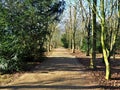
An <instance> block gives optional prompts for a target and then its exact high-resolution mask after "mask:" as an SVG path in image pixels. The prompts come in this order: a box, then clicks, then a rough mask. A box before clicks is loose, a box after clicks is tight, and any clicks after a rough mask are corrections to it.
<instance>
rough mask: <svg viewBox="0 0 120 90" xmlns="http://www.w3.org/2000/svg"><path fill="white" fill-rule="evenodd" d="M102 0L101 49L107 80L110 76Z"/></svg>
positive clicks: (102, 1) (102, 2)
mask: <svg viewBox="0 0 120 90" xmlns="http://www.w3.org/2000/svg"><path fill="white" fill-rule="evenodd" d="M104 10H105V9H104V0H101V16H102V19H101V44H102V50H103V57H104V61H105V66H106V75H105V79H107V80H109V78H110V64H109V60H108V54H109V51H108V50H107V48H106V46H105V38H106V37H105V36H106V35H105V34H106V33H105V12H104Z"/></svg>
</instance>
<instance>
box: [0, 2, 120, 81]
mask: <svg viewBox="0 0 120 90" xmlns="http://www.w3.org/2000/svg"><path fill="white" fill-rule="evenodd" d="M0 38H1V39H0V74H6V73H14V72H21V71H23V70H26V68H27V67H26V66H27V64H28V63H29V62H42V61H43V60H44V59H45V53H46V52H51V50H52V49H53V48H57V47H64V48H67V49H69V50H72V53H73V54H74V55H76V56H77V57H79V58H81V57H80V55H79V54H78V52H81V53H86V56H85V57H84V59H85V58H86V57H88V56H89V57H90V58H89V60H88V61H87V62H86V61H81V60H82V58H81V59H80V63H82V64H83V65H85V66H86V67H88V68H89V69H92V70H93V73H97V71H94V70H98V71H99V70H100V69H97V68H98V62H99V61H101V63H102V65H103V66H104V70H103V71H104V74H103V75H104V77H102V78H104V79H105V81H108V80H111V79H112V72H115V71H114V69H113V66H114V67H117V68H118V69H117V71H116V72H115V73H117V74H116V75H117V78H118V79H120V77H119V74H120V73H119V71H120V64H119V63H120V0H0ZM99 55H101V56H100V57H98V56H99ZM98 58H99V59H100V60H98ZM84 59H83V60H84ZM114 62H117V63H114ZM96 77H97V76H96ZM99 77H100V76H98V77H97V78H99ZM119 83H120V82H119Z"/></svg>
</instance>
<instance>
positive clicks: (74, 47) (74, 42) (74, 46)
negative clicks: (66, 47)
mask: <svg viewBox="0 0 120 90" xmlns="http://www.w3.org/2000/svg"><path fill="white" fill-rule="evenodd" d="M76 9H77V8H76V7H74V30H73V53H75V49H76V40H75V35H76V24H77V23H76V18H77V16H76V15H77V11H76Z"/></svg>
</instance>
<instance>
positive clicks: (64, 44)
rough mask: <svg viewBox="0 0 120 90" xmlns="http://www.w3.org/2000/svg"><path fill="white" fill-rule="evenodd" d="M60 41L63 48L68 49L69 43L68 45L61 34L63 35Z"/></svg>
mask: <svg viewBox="0 0 120 90" xmlns="http://www.w3.org/2000/svg"><path fill="white" fill-rule="evenodd" d="M61 41H62V43H63V47H65V48H68V46H69V43H68V40H67V37H66V34H63V35H62V38H61Z"/></svg>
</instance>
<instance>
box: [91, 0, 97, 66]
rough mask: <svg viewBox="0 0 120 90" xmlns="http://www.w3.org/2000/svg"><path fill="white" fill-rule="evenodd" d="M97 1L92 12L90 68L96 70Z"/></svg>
mask: <svg viewBox="0 0 120 90" xmlns="http://www.w3.org/2000/svg"><path fill="white" fill-rule="evenodd" d="M96 6H97V0H93V10H92V58H91V61H90V68H95V60H96V30H95V29H96V8H97V7H96Z"/></svg>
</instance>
